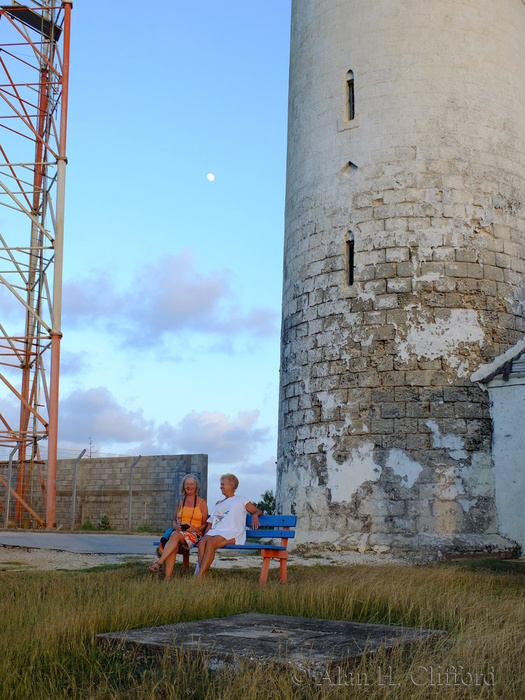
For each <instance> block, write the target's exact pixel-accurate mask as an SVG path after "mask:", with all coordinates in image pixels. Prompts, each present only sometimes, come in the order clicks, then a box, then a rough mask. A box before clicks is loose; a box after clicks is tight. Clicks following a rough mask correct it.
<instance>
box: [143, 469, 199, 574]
mask: <svg viewBox="0 0 525 700" xmlns="http://www.w3.org/2000/svg"><path fill="white" fill-rule="evenodd" d="M199 490H200V486H199V482H198V481H197V479H196V478H195V477H194V476H193V475H192V474H188V475H187V476H185V477H184V479H183V480H182V484H181V489H180V498H179V499H178V500H177V502H176V504H175V517H174V518H173V527H174V530H173V532H172V534H171V535H170V538H169V540H168V541H167V542H166V545H165V547H164V551H163V552H162V555H161V556H160V557H159V559H158V561H156V562H155V563H154V564H152V566H150V567H148V568H149V570H150V571H152V572H153V573H156V572H159V571H160V570H161V567H162V565H163V564H165V565H166V567H165V576H166V578H167V579H169V578H171V575H172V573H173V569H174V567H175V559H176V557H177V552H178V551H179V547H180V546H181V545H182V546H183V547H186V548H187V549H191V548H192V547H194V546H195V545H196V544H197V542H198V540H199V539H200V537H201V535H202V531H203V529H204V528H205V527H206V520H207V519H208V506H207V505H206V501H205V500H204V499H203V498H201V497H200V496H199Z"/></svg>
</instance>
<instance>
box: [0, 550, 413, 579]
mask: <svg viewBox="0 0 525 700" xmlns="http://www.w3.org/2000/svg"><path fill="white" fill-rule="evenodd" d="M194 560H196V557H195V556H193V558H192V560H191V561H194ZM130 561H139V562H143V563H144V565H145V566H146V565H148V564H151V563H153V561H155V556H154V554H153V552H152V555H151V556H144V555H129V554H77V553H75V552H64V551H58V550H51V549H30V548H28V547H9V546H2V545H0V571H20V572H24V571H34V570H39V571H56V570H57V569H66V570H77V569H91V568H93V567H95V566H105V565H107V564H124V563H126V562H130ZM406 563H407V562H406V561H403V560H400V559H395V558H394V557H391V556H389V555H386V554H358V553H357V552H327V553H326V554H325V555H324V556H321V555H318V554H314V553H311V554H308V553H301V554H295V553H294V552H291V553H290V558H289V560H288V565H289V566H293V565H294V564H303V565H307V566H308V565H310V566H312V565H315V564H333V565H334V566H341V565H344V566H352V565H356V564H368V565H372V566H374V565H376V566H377V565H384V564H398V565H399V564H405V565H406ZM213 566H214V567H216V568H227V567H236V568H244V569H247V568H260V566H261V558H260V556H253V555H249V554H241V555H237V554H235V553H233V552H228V551H225V552H219V553H218V555H217V558H216V560H215V562H214V564H213ZM275 566H276V565H275Z"/></svg>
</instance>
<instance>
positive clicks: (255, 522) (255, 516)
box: [244, 501, 263, 530]
mask: <svg viewBox="0 0 525 700" xmlns="http://www.w3.org/2000/svg"><path fill="white" fill-rule="evenodd" d="M244 507H245V508H246V510H247V511H248V513H251V514H252V528H253V529H254V530H258V529H259V515H262V514H263V512H262V510H261V509H260V508H257V506H254V505H253V503H251V502H250V501H248V503H247V504H246V505H245V506H244Z"/></svg>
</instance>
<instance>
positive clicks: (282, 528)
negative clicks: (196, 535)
mask: <svg viewBox="0 0 525 700" xmlns="http://www.w3.org/2000/svg"><path fill="white" fill-rule="evenodd" d="M296 524H297V516H296V515H261V516H259V528H258V529H257V530H253V529H252V527H251V525H252V516H251V515H247V516H246V537H247V541H246V544H227V545H226V546H225V547H222V548H221V549H234V550H236V551H244V552H252V551H257V550H259V551H260V552H261V556H262V558H263V561H262V567H261V575H260V577H259V585H260V586H264V585H265V583H266V581H267V580H268V572H269V571H270V562H271V561H272V559H277V560H278V561H279V569H280V572H279V573H280V580H281V583H286V575H287V571H286V565H287V562H288V540H290V539H292V538H293V537H295V530H293V529H292V528H294V527H295V526H296ZM252 538H257V540H259V541H257V542H253V541H248V540H251V539H252ZM268 538H270V539H272V540H274V539H280V540H281V542H280V544H274V543H273V542H266V541H265V542H261V541H260V540H267V539H268ZM155 544H158V543H157V542H156V543H155ZM196 549H197V547H193V548H192V550H190V551H193V550H196ZM190 551H188V550H187V549H186V548H185V547H180V548H179V554H182V568H183V569H189V568H190Z"/></svg>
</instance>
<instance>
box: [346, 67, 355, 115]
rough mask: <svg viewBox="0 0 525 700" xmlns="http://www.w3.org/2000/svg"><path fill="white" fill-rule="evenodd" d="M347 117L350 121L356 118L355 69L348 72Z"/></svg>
mask: <svg viewBox="0 0 525 700" xmlns="http://www.w3.org/2000/svg"><path fill="white" fill-rule="evenodd" d="M346 118H347V120H348V121H352V119H354V118H355V89H354V71H352V70H349V71H348V73H347V74H346Z"/></svg>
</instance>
